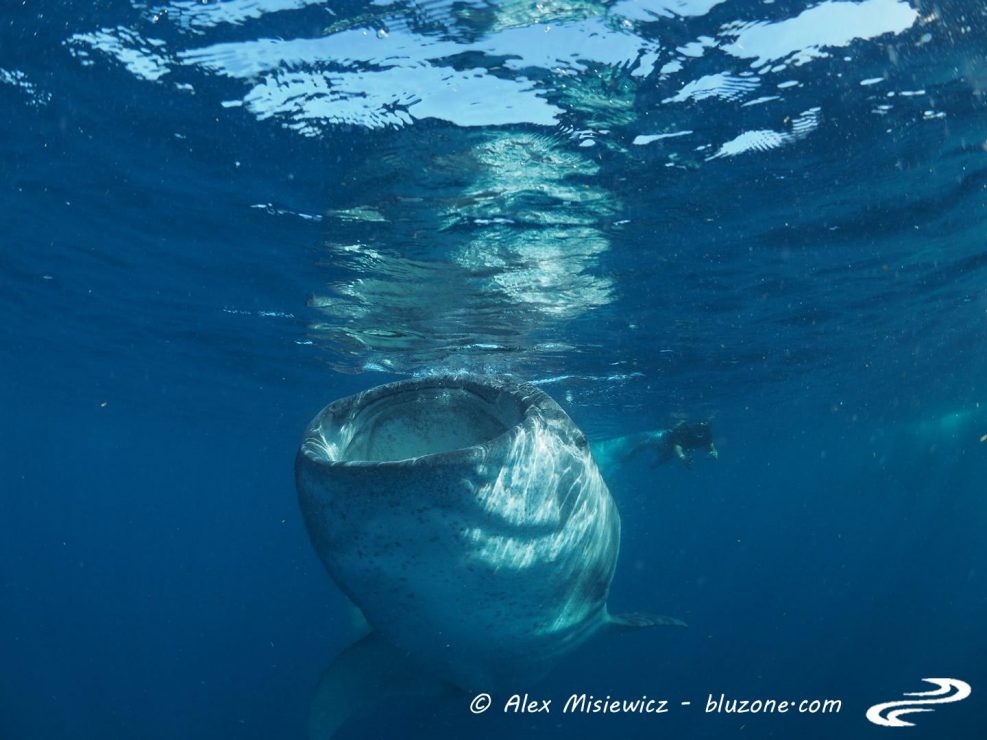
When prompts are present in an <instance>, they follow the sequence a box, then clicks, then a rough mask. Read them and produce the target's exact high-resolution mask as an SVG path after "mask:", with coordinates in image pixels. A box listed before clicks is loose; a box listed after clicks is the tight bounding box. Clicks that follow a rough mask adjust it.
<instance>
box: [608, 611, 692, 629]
mask: <svg viewBox="0 0 987 740" xmlns="http://www.w3.org/2000/svg"><path fill="white" fill-rule="evenodd" d="M607 624H608V625H609V626H610V628H611V629H616V630H620V631H622V632H623V631H626V630H639V629H642V628H644V627H688V625H687V624H686V623H685V622H683V621H682V620H681V619H676V618H675V617H667V616H665V615H664V614H645V613H644V612H631V613H629V614H610V615H608V617H607Z"/></svg>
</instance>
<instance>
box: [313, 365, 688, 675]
mask: <svg viewBox="0 0 987 740" xmlns="http://www.w3.org/2000/svg"><path fill="white" fill-rule="evenodd" d="M295 470H296V481H297V487H298V495H299V501H300V504H301V509H302V513H303V515H304V519H305V523H306V526H307V529H308V532H309V535H310V537H311V540H312V543H313V545H314V546H315V549H316V551H317V553H318V555H319V557H320V558H321V560H322V562H323V563H324V564H325V567H326V568H327V570H328V571H329V573H330V574H331V575H332V577H333V579H334V580H335V581H336V583H337V584H338V585H339V587H340V588H341V589H342V590H343V591H344V592H345V593H346V594H347V595H348V596H349V597H350V598H351V599H352V600H353V601H354V602H355V603H356V604H357V605H358V606H359V607H360V609H361V610H362V611H363V613H364V615H365V616H366V618H367V621H368V623H369V624H370V626H371V627H372V628H373V630H374V632H375V635H376V637H375V639H377V640H379V641H380V642H382V643H386V644H388V645H390V646H393V647H394V648H396V649H397V651H398V652H399V653H400V654H401V655H402V656H405V657H407V658H408V659H410V660H411V661H413V662H414V664H416V665H417V666H420V667H421V668H422V670H424V671H426V672H427V673H429V674H431V675H432V676H434V677H436V678H438V679H441V680H443V681H445V682H448V683H450V684H453V685H455V686H458V687H460V688H463V689H483V690H485V691H486V690H491V689H492V688H495V687H498V686H506V685H510V684H511V682H512V681H516V680H518V679H520V678H526V679H531V678H535V677H538V676H540V675H542V674H543V673H544V672H545V671H546V670H547V669H548V668H549V667H550V665H551V663H552V661H553V659H555V658H556V657H558V656H559V655H562V654H564V653H566V652H568V651H570V650H571V649H573V648H574V647H576V646H577V645H579V644H580V643H581V642H583V641H584V640H586V639H587V638H588V637H589V636H590V635H592V634H593V633H594V632H596V631H597V630H599V629H600V628H601V627H604V626H606V625H616V626H622V627H639V626H649V625H651V624H656V623H672V622H675V620H670V619H668V618H649V617H646V616H643V615H635V616H634V617H630V618H620V617H613V616H611V615H610V614H609V613H608V612H607V607H606V600H607V594H608V591H609V587H610V581H611V579H612V578H613V573H614V568H615V567H616V563H617V553H618V549H619V545H620V518H619V516H618V513H617V508H616V506H615V505H614V501H613V499H612V498H611V496H610V493H609V491H608V490H607V486H606V484H605V483H604V481H603V479H602V477H601V476H600V472H599V470H598V469H597V466H596V464H595V463H594V461H593V458H592V456H591V454H590V451H589V446H588V444H587V441H586V438H585V437H584V436H583V434H582V432H581V431H580V430H579V429H578V428H577V427H576V425H575V424H574V423H573V422H572V420H571V419H569V417H568V416H567V415H566V414H565V412H564V411H563V410H562V409H561V408H560V407H559V406H558V405H557V404H556V403H555V402H554V401H553V400H552V399H551V398H549V397H548V396H547V395H546V394H545V393H544V392H543V391H541V390H539V389H538V388H536V387H534V386H532V385H529V384H526V383H521V382H518V381H515V380H512V379H509V378H503V377H481V376H474V375H458V376H436V377H427V378H422V379H415V380H406V381H400V382H397V383H391V384H388V385H384V386H380V387H377V388H373V389H371V390H369V391H366V392H364V393H360V394H358V395H355V396H350V397H348V398H344V399H341V400H339V401H336V402H334V403H332V404H330V405H329V406H327V407H326V408H325V409H323V410H322V412H320V413H319V414H318V416H316V417H315V419H314V420H313V421H312V422H311V424H310V425H309V427H308V430H307V431H306V434H305V437H304V441H303V443H302V445H301V448H300V450H299V452H298V455H297V458H296V466H295ZM379 649H380V647H379V645H377V646H375V647H374V650H375V651H377V650H379ZM350 662H351V663H354V664H355V663H356V662H357V661H356V659H355V658H354V659H353V660H351V661H350ZM333 682H335V683H334V685H335V684H336V683H340V681H339V680H338V679H333Z"/></svg>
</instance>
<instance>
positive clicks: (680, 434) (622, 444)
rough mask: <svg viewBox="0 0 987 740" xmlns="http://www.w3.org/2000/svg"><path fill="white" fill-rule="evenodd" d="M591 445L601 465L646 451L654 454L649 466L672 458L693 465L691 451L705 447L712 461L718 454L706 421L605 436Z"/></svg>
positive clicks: (689, 465)
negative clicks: (651, 430) (623, 435)
mask: <svg viewBox="0 0 987 740" xmlns="http://www.w3.org/2000/svg"><path fill="white" fill-rule="evenodd" d="M591 447H592V451H593V457H594V458H596V461H597V463H598V464H599V465H601V466H603V467H607V466H608V465H609V464H613V463H620V464H622V463H625V462H627V461H629V460H630V459H631V458H633V457H636V456H637V455H638V454H640V453H641V452H644V451H646V450H654V451H655V452H656V453H657V455H656V457H655V459H654V461H653V462H652V465H655V464H657V463H664V462H667V461H669V460H673V459H674V460H678V461H679V462H681V463H682V464H683V465H685V466H686V467H692V461H693V456H692V454H691V452H692V451H693V450H705V451H706V454H707V455H708V456H709V457H711V458H712V459H714V460H716V459H718V458H719V456H720V453H719V452H718V451H717V449H716V445H715V444H713V426H712V424H711V423H710V422H709V421H699V422H694V423H690V422H686V421H680V422H679V423H677V424H676V425H675V426H673V427H672V428H671V429H662V430H659V431H656V432H639V433H637V434H630V435H627V436H625V437H617V438H615V439H606V440H602V441H600V442H595V443H593V444H592V445H591Z"/></svg>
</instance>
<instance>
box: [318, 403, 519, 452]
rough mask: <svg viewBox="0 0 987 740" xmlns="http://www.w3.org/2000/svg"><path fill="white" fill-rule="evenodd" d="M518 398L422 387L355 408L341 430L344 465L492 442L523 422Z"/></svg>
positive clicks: (340, 448)
mask: <svg viewBox="0 0 987 740" xmlns="http://www.w3.org/2000/svg"><path fill="white" fill-rule="evenodd" d="M523 416H524V415H523V411H522V409H521V408H520V407H519V406H518V405H517V403H516V402H515V401H514V399H513V398H511V397H508V396H500V397H498V398H495V399H493V400H492V401H489V400H487V399H485V398H483V397H482V396H480V395H478V394H477V393H476V392H474V391H473V390H471V389H470V388H467V387H464V388H449V387H443V386H441V385H437V386H436V387H434V388H428V387H419V388H418V389H416V390H415V391H414V392H412V391H406V392H401V393H394V394H391V395H388V396H386V397H383V398H379V399H377V400H371V401H369V402H365V403H363V404H361V405H357V406H355V408H353V409H352V411H351V416H350V417H349V419H347V420H346V421H344V422H343V424H342V425H341V426H340V431H339V434H340V437H341V439H342V440H347V441H346V442H345V444H343V445H338V446H337V447H336V449H337V451H338V452H337V454H338V455H339V458H338V460H339V461H344V462H388V461H399V460H406V459H409V458H415V457H423V456H425V455H437V454H442V453H444V452H451V451H453V450H458V449H462V448H465V447H473V446H476V445H481V444H484V443H486V442H489V441H491V440H493V439H495V438H496V437H499V436H500V435H502V434H504V433H506V432H507V431H508V430H510V429H511V428H512V427H514V426H515V425H517V424H519V423H520V422H521V420H522V419H523Z"/></svg>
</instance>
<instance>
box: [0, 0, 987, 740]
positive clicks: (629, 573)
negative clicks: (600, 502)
mask: <svg viewBox="0 0 987 740" xmlns="http://www.w3.org/2000/svg"><path fill="white" fill-rule="evenodd" d="M985 37H987V12H985V8H984V6H983V5H982V3H979V2H973V0H954V1H952V2H940V3H935V4H934V3H927V2H924V0H923V1H916V0H860V1H859V2H850V1H849V0H823V2H813V1H810V0H776V1H775V2H753V1H752V0H738V1H734V0H724V1H722V2H720V1H717V0H617V1H616V2H593V1H591V0H571V1H569V2H556V1H554V0H548V1H546V2H539V3H535V2H521V1H517V2H488V1H481V0H463V1H462V2H458V1H457V2H447V1H445V0H436V1H434V2H432V1H429V2H408V1H407V0H398V1H396V2H388V1H387V0H376V1H375V2H340V3H326V2H320V1H319V0H226V1H225V2H215V1H213V2H194V1H193V0H171V2H167V1H163V2H160V3H155V2H139V1H137V0H133V1H132V2H129V1H122V0H108V1H106V2H99V3H67V2H57V3H56V2H26V1H25V2H7V3H5V4H4V7H3V8H2V9H0V121H2V127H0V130H2V131H3V133H4V135H3V137H2V138H0V166H2V171H3V174H4V177H3V178H2V179H0V214H2V217H3V218H2V230H0V234H2V240H0V302H2V303H0V305H2V307H3V320H2V321H0V340H2V341H0V378H2V380H3V382H2V383H0V404H2V409H3V419H4V424H3V427H2V435H3V436H2V442H3V444H0V481H2V494H0V738H4V740H6V739H7V738H11V739H13V740H20V739H21V738H31V739H33V738H46V739H47V738H62V737H72V738H148V739H155V738H169V739H171V738H190V739H191V738H227V737H229V738H294V737H304V734H305V721H306V719H305V718H306V715H307V712H308V706H309V701H310V699H311V696H312V692H313V690H314V687H315V685H316V683H317V681H318V678H319V675H320V673H321V672H322V670H323V669H324V668H325V666H326V665H327V664H328V663H329V661H330V660H331V658H332V657H333V656H334V655H335V654H337V653H338V652H339V651H340V650H341V649H342V648H344V647H345V646H346V645H348V644H350V643H351V642H352V641H353V640H354V639H355V637H356V636H357V635H358V634H359V631H360V625H359V624H358V619H357V618H356V617H355V615H354V612H353V609H352V608H351V607H350V606H349V605H348V604H347V602H346V601H345V599H344V597H343V596H342V594H341V593H340V592H339V590H338V589H337V588H336V586H335V585H334V584H333V583H332V581H331V580H330V579H329V577H328V576H327V575H326V573H325V571H324V569H323V567H322V565H321V563H320V562H319V561H318V559H317V558H316V556H315V554H314V552H313V550H312V547H311V545H310V543H309V540H308V536H307V534H306V531H305V528H304V526H303V523H302V520H301V516H300V513H299V510H298V504H297V500H296V493H295V488H294V480H293V472H292V463H293V459H294V455H295V452H296V450H297V447H298V443H299V440H300V438H301V434H302V431H303V430H304V428H305V425H306V424H307V423H308V421H309V420H310V419H311V418H312V416H313V415H314V414H315V413H316V412H317V411H318V410H319V409H320V408H321V407H322V406H323V405H325V404H326V403H328V402H329V401H332V400H334V399H336V398H339V397H342V396H345V395H348V394H350V393H355V392H357V391H360V390H363V389H366V388H369V387H371V386H374V385H377V384H380V383H384V382H388V381H391V380H397V379H401V378H406V377H410V376H411V377H413V376H420V375H423V374H429V373H434V372H441V371H470V372H476V373H511V374H515V375H517V376H518V377H521V378H523V379H525V380H528V381H532V382H534V383H536V384H538V385H539V387H540V388H542V389H543V390H545V391H546V392H547V393H549V394H550V395H551V396H552V397H553V398H555V399H556V400H557V401H558V402H559V403H560V404H561V405H562V406H563V408H564V409H565V410H566V411H567V412H568V413H569V414H570V415H571V416H572V418H573V419H574V420H575V421H576V423H577V424H578V425H579V426H580V427H581V428H582V429H583V430H584V431H585V432H586V433H587V435H588V436H589V437H590V439H591V440H602V439H606V438H610V437H614V436H618V435H622V434H628V433H632V432H638V431H643V430H650V429H660V428H665V427H667V426H669V425H670V424H671V423H674V422H675V421H676V420H678V419H682V418H688V419H693V420H696V419H705V418H711V419H712V420H713V424H714V429H715V434H716V442H717V446H718V448H719V450H720V457H719V459H718V460H716V461H712V460H706V459H697V460H696V461H695V464H694V465H693V466H692V468H691V469H689V468H686V467H684V466H681V465H677V464H665V465H660V466H651V465H650V464H649V461H648V460H647V459H637V460H635V461H633V462H631V463H628V464H627V465H625V466H623V467H621V468H618V469H611V470H605V471H604V474H605V476H606V478H607V481H608V484H609V486H610V489H611V492H612V494H613V496H614V498H615V500H616V502H617V505H618V507H619V509H620V512H621V517H622V523H623V537H622V545H621V554H620V559H619V562H618V566H617V573H616V578H615V580H614V583H613V586H612V589H611V594H610V599H609V603H610V605H611V607H612V608H613V610H614V611H617V612H621V611H655V612H659V613H663V614H670V615H674V616H676V617H679V618H681V619H683V620H685V621H686V622H688V624H689V626H688V627H687V628H684V629H675V628H663V629H654V630H645V631H640V632H636V633H633V634H626V635H618V636H612V637H610V636H607V637H601V638H599V639H597V640H594V641H592V642H590V643H588V644H587V645H585V646H583V647H582V648H581V649H580V650H578V651H576V652H574V653H573V654H572V655H570V656H568V657H566V658H565V659H564V660H563V661H562V662H561V663H560V665H558V666H557V667H556V669H555V670H554V671H553V672H552V673H551V674H550V676H549V677H548V678H547V679H545V680H544V681H541V682H537V683H535V682H533V683H532V684H531V685H530V686H518V687H517V691H518V692H519V693H521V694H524V693H528V694H530V695H531V696H532V697H539V698H545V699H549V698H551V699H553V700H554V707H555V709H553V712H552V713H551V714H548V715H544V714H531V715H528V714H524V715H520V714H513V713H505V712H503V711H500V710H501V709H502V707H503V704H504V702H505V700H506V699H507V696H505V695H502V693H497V694H495V696H494V701H495V706H494V709H493V710H492V711H489V712H487V713H485V714H483V715H482V716H474V715H472V714H471V713H470V712H469V709H468V704H469V699H470V697H469V696H452V697H443V698H438V699H427V700H426V699H420V698H419V699H410V698H384V699H382V701H381V702H380V703H379V704H378V705H377V706H376V707H374V708H372V709H367V710H363V711H361V712H358V713H357V715H356V716H354V717H353V718H352V719H351V720H350V721H349V722H348V723H347V724H346V725H345V726H344V727H343V728H342V730H341V731H340V733H339V735H338V736H339V737H345V738H367V737H375V738H397V737H419V736H422V737H425V736H427V737H429V738H435V737H461V736H463V735H464V734H469V735H470V736H473V737H478V738H493V737H502V736H507V737H535V736H542V735H544V736H550V737H566V738H572V737H575V738H583V737H585V738H598V737H601V736H602V737H655V736H662V737H674V738H719V737H728V736H730V737H732V736H741V737H744V736H746V737H755V738H769V737H773V738H791V737H806V738H837V737H840V738H843V737H854V738H856V737H870V736H877V735H879V734H881V733H884V734H895V733H899V734H902V735H904V734H909V735H910V736H913V737H922V738H944V737H949V738H979V737H983V736H984V732H985V730H984V725H985V722H987V712H985V709H984V707H985V705H984V700H983V698H982V696H983V694H982V692H983V690H984V687H987V670H985V666H987V633H985V625H987V587H985V570H987V545H985V542H984V534H983V533H984V531H985V528H987V501H985V498H984V492H985V490H987V488H985V485H984V481H985V479H987V409H985V408H984V407H983V404H987V388H985V381H984V378H985V377H987V352H985V349H984V347H985V346H987V344H985V342H987V244H985V234H987V43H985V41H984V39H985ZM947 676H948V677H955V678H957V679H961V680H963V681H965V682H967V683H969V684H970V685H971V686H972V689H973V693H972V695H971V697H970V698H969V699H967V700H965V701H961V702H957V703H953V704H948V705H942V706H939V707H937V708H936V711H935V713H925V714H913V715H909V719H911V720H913V721H914V722H915V724H916V726H915V727H913V728H907V729H900V730H899V729H889V728H882V727H876V726H874V725H872V724H870V723H869V722H868V721H867V720H866V719H865V717H864V713H865V711H866V710H867V708H868V707H869V706H871V705H874V704H877V703H880V702H886V701H892V700H896V699H900V698H902V696H903V694H904V693H905V692H916V691H922V690H927V689H928V688H929V685H928V684H923V683H922V679H924V678H927V677H947ZM573 693H577V694H579V693H587V694H593V695H594V696H597V697H606V696H612V697H617V698H635V697H639V696H641V695H648V696H650V697H657V698H661V699H668V700H669V701H670V705H671V709H670V711H669V712H668V713H667V714H662V715H655V716H640V715H626V716H625V715H611V714H607V715H581V714H578V715H565V714H561V713H560V712H559V711H557V710H558V709H560V708H561V705H562V704H563V703H564V701H565V699H566V697H568V696H569V695H570V694H573ZM721 693H723V694H726V695H727V696H728V697H734V698H739V699H744V698H747V699H754V698H773V699H777V700H801V699H803V698H808V699H814V698H820V699H840V700H841V701H842V706H841V709H840V711H839V712H838V713H831V714H827V715H807V714H800V713H797V712H792V713H788V714H785V715H744V716H741V715H724V714H715V713H712V714H710V713H706V712H705V711H704V706H705V704H706V701H707V697H708V696H709V695H713V696H714V697H718V696H719V695H720V694H721ZM682 701H691V702H692V705H691V706H689V707H683V706H681V702H682Z"/></svg>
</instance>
